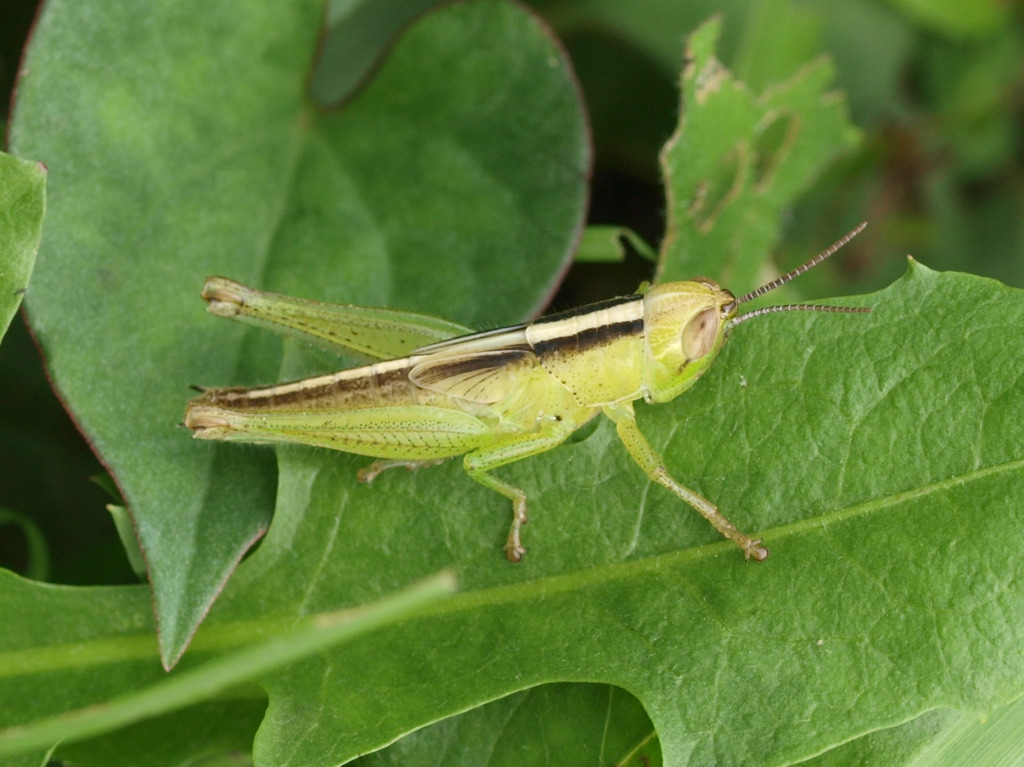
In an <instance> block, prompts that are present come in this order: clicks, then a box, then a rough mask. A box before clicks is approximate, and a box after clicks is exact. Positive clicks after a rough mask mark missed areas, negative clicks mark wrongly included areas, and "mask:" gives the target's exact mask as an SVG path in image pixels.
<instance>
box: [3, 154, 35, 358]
mask: <svg viewBox="0 0 1024 767" xmlns="http://www.w3.org/2000/svg"><path fill="white" fill-rule="evenodd" d="M45 190H46V168H45V167H44V166H42V165H40V164H39V163H36V162H31V161H29V160H19V159H18V158H17V157H11V156H10V155H7V154H3V153H0V339H2V338H3V337H4V333H6V332H7V326H8V325H10V324H11V318H12V317H13V316H14V313H15V312H16V311H17V310H18V306H20V305H21V297H22V296H23V295H24V293H25V289H26V288H27V287H28V277H29V275H30V274H31V273H32V265H33V264H34V263H35V260H36V251H37V250H38V248H39V237H40V233H41V232H42V230H43V212H44V210H45V209H46V191H45Z"/></svg>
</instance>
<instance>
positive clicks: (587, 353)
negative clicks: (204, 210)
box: [185, 224, 870, 562]
mask: <svg viewBox="0 0 1024 767" xmlns="http://www.w3.org/2000/svg"><path fill="white" fill-rule="evenodd" d="M864 226H865V225H864V224H861V225H860V226H859V227H857V228H856V229H854V230H853V231H852V232H850V233H849V234H848V235H846V236H845V237H843V238H842V239H841V240H839V241H838V242H836V243H835V244H834V245H832V246H831V247H830V248H828V249H826V250H824V251H822V252H821V253H819V254H818V255H817V256H815V257H814V258H813V259H811V260H810V261H808V262H807V263H805V264H803V265H802V266H800V267H798V268H796V269H794V270H793V271H791V272H789V273H788V274H786V275H783V276H782V277H779V278H778V279H776V280H773V281H771V282H769V283H767V284H765V285H762V286H761V287H759V288H757V289H756V290H753V291H751V292H750V293H747V294H746V295H745V296H743V297H742V298H738V299H737V298H736V297H735V296H734V295H733V294H732V293H730V292H729V291H728V290H725V289H723V288H720V287H719V286H718V284H717V283H715V282H714V281H713V280H709V279H705V278H695V279H693V280H688V281H686V282H669V283H664V284H662V285H655V286H653V287H650V288H649V289H647V290H646V291H645V292H643V293H642V294H641V295H633V296H626V297H624V298H614V299H611V300H609V301H602V302H599V303H596V304H591V305H589V306H584V307H582V308H580V309H574V310H572V311H569V312H564V313H562V314H554V315H551V316H547V317H542V318H540V319H538V320H536V321H534V322H531V323H528V324H524V325H516V326H514V327H508V328H501V329H498V330H491V331H486V332H483V333H473V332H471V331H470V330H469V329H467V328H463V327H461V326H459V325H455V324H453V323H449V322H446V321H444V320H439V319H435V318H432V317H427V316H425V315H418V314H412V313H408V312H397V311H393V310H389V309H369V308H364V307H353V306H339V305H332V304H321V303H317V302H313V301H304V300H300V299H292V298H287V297H285V296H279V295H274V294H269V293H262V292H260V291H256V290H252V289H251V288H247V287H245V286H243V285H240V284H238V283H236V282H233V281H231V280H227V279H224V278H221V277H210V278H209V279H207V281H206V284H205V285H204V286H203V293H202V295H203V298H204V299H206V300H207V301H208V302H209V307H208V308H209V310H210V311H212V312H213V313H214V314H219V315H221V316H225V317H236V318H239V319H245V320H248V321H250V322H254V323H256V324H260V325H265V326H271V327H276V328H277V329H279V330H283V331H285V332H288V333H291V334H292V335H299V336H301V337H303V338H305V339H306V340H309V341H312V342H314V343H317V344H319V345H322V346H327V347H332V348H335V349H343V350H346V351H349V352H352V351H354V352H356V353H358V354H361V355H363V356H366V357H369V358H371V359H377V360H383V361H378V362H375V363H373V364H369V365H366V366H364V367H357V368H352V369H348V370H342V371H340V372H337V373H331V374H329V375H322V376H317V377H315V378H307V379H305V380H302V381H295V382H292V383H285V384H279V385H277V386H268V387H261V388H211V389H204V390H202V394H201V396H199V397H197V398H195V399H194V400H192V402H190V403H189V406H188V410H187V412H186V413H185V425H186V426H188V427H189V428H190V429H192V430H193V432H194V436H196V437H198V438H200V439H222V440H242V441H250V442H296V443H302V444H308V445H318V446H321V447H328V448H333V449H335V450H343V451H345V452H349V453H356V454H359V455H367V456H373V457H376V458H380V459H384V460H381V461H378V462H376V463H374V464H373V465H372V466H370V467H368V468H366V469H364V470H363V471H362V472H360V477H361V478H362V479H364V480H366V481H370V480H372V479H373V477H375V476H376V475H377V474H378V473H379V472H380V471H382V470H384V469H386V468H390V467H392V466H406V467H410V466H416V465H419V464H425V463H434V462H438V461H440V460H443V459H445V458H449V457H452V456H456V455H464V456H465V458H464V459H463V463H464V466H465V469H466V472H467V473H468V474H469V475H470V476H471V477H473V479H475V480H476V481H477V482H480V483H481V484H482V485H485V486H486V487H489V488H491V489H492V490H496V491H497V492H499V493H501V494H502V495H503V496H505V497H506V498H508V499H509V500H511V501H512V506H513V520H512V527H511V529H510V530H509V534H508V541H507V543H506V544H505V553H506V555H507V556H508V558H509V559H510V560H511V561H513V562H517V561H519V560H520V559H521V558H522V556H523V554H524V553H525V549H524V548H523V545H522V542H521V540H520V528H521V527H522V525H524V524H525V523H526V520H527V516H526V494H525V493H524V492H523V491H522V490H520V489H519V488H517V487H514V486H512V485H510V484H508V483H507V482H505V481H503V480H501V479H499V478H497V477H495V476H494V475H493V474H491V471H492V470H494V469H496V468H498V467H499V466H504V465H505V464H507V463H512V462H513V461H518V460H520V459H522V458H526V457H528V456H531V455H537V454H538V453H543V452H545V451H547V450H550V449H551V448H553V447H556V446H557V445H558V444H560V443H561V442H563V441H564V440H565V439H566V438H567V437H568V436H569V435H570V434H572V433H573V432H574V431H576V430H577V429H579V428H580V427H581V426H583V425H584V424H585V423H587V422H588V421H589V420H591V419H592V418H594V417H595V416H596V415H598V414H599V413H604V414H605V415H606V416H608V417H609V418H610V419H611V420H612V421H614V422H615V427H616V430H617V432H618V435H619V438H620V439H621V440H622V443H623V445H625V447H626V450H628V451H629V454H630V455H631V456H633V458H634V459H635V460H636V462H637V463H638V464H639V465H640V468H641V469H643V470H644V472H645V473H646V474H647V476H648V477H650V478H651V479H652V480H654V481H655V482H657V483H658V484H660V485H663V486H664V487H666V488H668V489H669V490H671V491H672V492H673V493H675V494H676V495H677V496H679V497H680V498H681V499H683V500H684V501H686V502H687V503H688V504H690V505H691V506H692V507H693V508H695V509H696V510H697V511H699V512H700V513H701V514H703V515H704V517H706V518H707V520H708V521H709V522H710V523H711V524H712V525H714V527H715V528H716V529H717V530H718V531H719V532H720V533H721V534H722V535H723V536H725V537H726V538H728V539H729V540H731V541H733V542H734V543H736V545H738V546H739V547H740V548H741V549H742V550H743V553H744V554H745V555H746V557H747V558H751V557H752V558H754V559H757V560H761V559H764V558H765V557H767V556H768V550H767V549H766V548H765V547H764V546H762V545H761V541H760V540H759V539H754V538H751V537H749V536H747V535H745V534H743V533H741V532H740V531H739V530H737V529H736V527H735V526H734V525H733V524H732V523H731V522H730V521H729V520H728V519H726V518H725V516H724V515H723V514H722V513H721V512H720V511H719V510H718V508H717V507H716V506H715V505H714V504H712V503H711V502H710V501H708V500H707V499H705V498H703V497H701V496H700V495H698V494H697V493H695V492H694V491H692V490H690V489H689V488H687V487H685V486H683V485H681V484H680V483H679V482H677V481H676V480H675V479H673V478H672V476H671V475H670V474H669V472H668V470H667V469H666V468H665V466H664V463H663V462H662V459H661V457H660V456H659V455H658V453H657V452H656V451H655V450H654V448H652V447H651V445H650V443H648V441H647V440H646V438H645V437H644V435H643V434H642V433H641V432H640V429H639V428H638V427H637V424H636V419H635V417H634V414H633V401H634V400H637V399H640V398H643V399H644V400H646V401H647V402H651V403H659V402H667V401H669V400H671V399H674V398H675V397H678V396H679V395H680V394H682V393H683V392H684V391H686V390H687V389H688V388H690V387H691V386H692V385H693V384H694V383H695V382H696V381H697V379H698V378H699V377H700V376H701V375H702V374H703V373H704V371H705V370H707V368H708V366H709V365H710V364H711V362H712V360H714V359H715V357H716V356H717V355H718V352H719V350H720V349H721V348H722V344H723V343H724V342H725V339H726V338H727V337H728V335H729V333H730V332H731V331H732V330H733V329H734V328H735V327H736V326H737V325H739V324H740V323H742V322H746V321H747V320H750V319H752V318H754V317H758V316H761V315H764V314H770V313H774V312H781V311H797V310H800V311H820V312H844V313H847V312H867V311H870V309H866V308H859V307H837V306H821V305H816V304H787V305H782V306H768V307H764V308H762V309H757V310H755V311H752V312H748V313H747V314H739V307H740V305H741V304H744V303H746V302H747V301H750V300H752V299H754V298H757V297H758V296H761V295H763V294H765V293H767V292H768V291H770V290H773V289H775V288H777V287H779V286H780V285H784V284H785V283H787V282H789V281H790V280H792V279H793V278H795V277H797V276H798V275H800V274H802V273H803V272H805V271H807V270H808V269H810V268H811V267H813V266H815V265H817V264H819V263H821V262H822V261H824V260H825V259H826V258H828V257H829V256H831V255H832V254H833V253H835V252H836V251H837V250H839V248H841V247H842V246H843V245H845V244H846V243H847V242H848V241H849V240H850V239H851V238H852V237H853V236H855V235H856V234H858V233H859V232H860V231H861V229H863V228H864Z"/></svg>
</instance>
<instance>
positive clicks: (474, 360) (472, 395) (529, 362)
mask: <svg viewBox="0 0 1024 767" xmlns="http://www.w3.org/2000/svg"><path fill="white" fill-rule="evenodd" d="M537 365H538V361H537V357H536V355H534V353H533V352H532V351H529V350H528V349H494V350H491V351H476V352H467V353H465V354H450V353H449V354H437V355H428V356H427V357H425V358H424V359H423V360H422V361H418V362H415V363H414V364H413V366H412V369H411V370H410V371H409V380H410V381H412V382H413V383H414V384H416V385H417V386H420V387H422V388H424V389H430V390H431V391H436V392H440V393H442V394H447V395H449V396H452V397H460V398H462V399H467V400H470V401H472V402H479V403H481V404H491V403H493V402H498V401H499V400H502V399H505V398H506V397H507V396H508V395H509V394H511V393H512V390H513V388H514V387H515V386H516V384H517V383H519V384H521V383H522V382H523V380H524V379H525V378H526V377H527V376H528V375H529V373H530V371H531V370H532V369H534V368H535V367H537Z"/></svg>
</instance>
